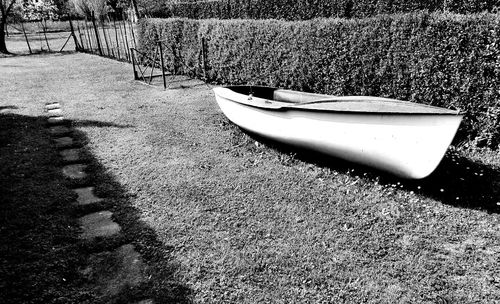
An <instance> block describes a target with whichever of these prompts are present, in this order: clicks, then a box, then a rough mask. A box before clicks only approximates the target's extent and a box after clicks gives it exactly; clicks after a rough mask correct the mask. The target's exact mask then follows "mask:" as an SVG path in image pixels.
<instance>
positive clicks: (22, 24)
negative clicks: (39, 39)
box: [21, 21, 33, 54]
mask: <svg viewBox="0 0 500 304" xmlns="http://www.w3.org/2000/svg"><path fill="white" fill-rule="evenodd" d="M21 27H22V29H23V33H24V39H26V43H27V44H28V49H29V50H30V54H33V52H32V51H31V46H30V42H29V40H28V35H26V30H25V29H24V22H23V21H21Z"/></svg>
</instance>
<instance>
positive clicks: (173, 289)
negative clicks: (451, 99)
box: [0, 54, 500, 303]
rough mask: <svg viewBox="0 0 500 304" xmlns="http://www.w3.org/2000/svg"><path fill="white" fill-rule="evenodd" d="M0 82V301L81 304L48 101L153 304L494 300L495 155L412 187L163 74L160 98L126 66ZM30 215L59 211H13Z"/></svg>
mask: <svg viewBox="0 0 500 304" xmlns="http://www.w3.org/2000/svg"><path fill="white" fill-rule="evenodd" d="M0 69H1V70H2V73H1V74H0V81H1V83H2V84H6V85H2V86H1V87H0V95H1V96H3V98H2V99H1V100H0V108H4V109H5V110H6V111H4V112H1V113H0V121H2V122H3V123H2V133H0V140H1V145H0V149H1V150H0V152H1V154H0V157H1V159H0V162H1V166H0V168H2V169H0V174H1V175H0V178H1V179H0V181H1V185H2V192H3V193H5V196H3V197H5V200H6V203H3V204H2V207H1V208H2V210H1V212H2V221H3V224H2V230H3V232H2V234H1V235H2V239H1V240H0V243H1V244H2V246H0V251H1V252H0V257H1V259H2V263H0V265H2V266H1V267H2V269H1V271H2V277H7V278H9V285H8V287H9V290H10V292H9V294H8V298H7V302H8V303H16V301H17V303H19V302H22V301H20V300H26V299H27V298H30V299H31V300H32V302H44V303H60V302H61V303H63V302H64V301H59V302H58V301H57V299H56V298H57V297H56V295H57V296H59V297H60V298H64V297H66V298H67V299H71V300H74V301H75V302H78V301H80V302H81V299H84V300H88V301H89V302H92V301H91V300H89V299H92V297H93V294H92V293H91V292H90V293H85V292H84V291H85V289H84V287H82V282H84V279H83V278H82V277H81V276H80V275H78V271H77V269H75V268H77V267H76V266H74V265H73V264H76V265H78V263H81V259H82V255H85V254H87V251H86V250H87V249H86V250H83V249H81V248H78V247H76V248H75V243H74V242H75V240H74V233H75V229H76V228H75V224H74V222H72V220H71V219H67V218H65V217H64V216H63V215H67V216H71V214H72V212H74V211H71V209H70V208H69V210H68V209H67V208H66V207H64V206H65V204H66V203H67V202H68V200H70V197H68V195H67V194H66V190H64V189H63V188H61V187H62V185H61V183H60V176H58V174H57V173H56V172H57V167H58V166H59V165H60V164H59V163H58V162H57V160H55V156H54V152H53V151H52V150H50V147H48V146H47V144H46V143H45V141H44V140H43V138H47V135H46V134H45V133H44V132H43V129H42V126H43V123H42V118H41V116H42V115H43V110H42V109H43V105H44V103H45V102H48V101H59V102H60V103H61V104H62V107H63V110H64V112H65V113H66V114H67V117H68V118H69V119H70V120H71V121H72V123H73V125H74V126H75V128H76V129H77V130H78V136H79V138H80V141H81V142H82V144H84V146H85V147H86V148H85V153H86V155H87V156H88V159H89V162H90V163H91V170H90V172H91V173H92V182H93V183H95V184H96V186H97V189H96V191H97V193H98V194H99V195H100V196H102V197H105V198H106V199H107V203H106V204H108V206H109V207H110V208H111V209H112V211H113V212H115V215H116V221H117V222H119V223H120V224H121V225H122V227H123V228H124V232H125V233H124V238H125V239H126V240H129V241H132V242H133V243H134V244H135V245H136V246H137V248H138V250H139V251H140V252H141V253H142V254H143V255H144V257H145V260H146V263H148V264H149V265H150V266H151V270H150V271H151V277H152V283H151V286H147V287H148V288H149V289H148V290H150V291H149V292H150V293H151V296H152V297H154V298H155V299H156V300H157V302H158V303H169V302H179V303H181V302H194V303H498V302H499V301H500V275H499V274H500V263H499V262H500V216H499V212H500V208H499V207H500V206H499V205H500V198H499V197H500V193H499V189H500V155H499V154H498V152H492V151H486V150H483V151H480V150H468V149H466V148H465V147H459V148H453V149H451V150H450V152H449V153H448V154H447V156H446V157H445V159H444V161H443V162H442V164H441V165H440V166H439V167H438V169H437V171H436V172H435V173H434V174H433V175H432V176H430V177H429V178H427V179H425V180H422V181H414V182H409V181H404V180H399V179H396V178H393V177H390V176H386V175H383V174H381V173H379V172H375V171H371V170H369V169H366V168H361V167H357V166H353V165H351V164H348V163H345V162H341V161H339V160H334V159H325V158H322V157H320V156H318V155H313V154H311V153H307V152H304V151H294V150H291V149H290V148H287V147H283V146H276V145H274V144H272V143H269V142H265V141H263V140H262V139H259V138H255V137H251V136H249V135H247V134H245V133H243V132H242V131H241V130H240V129H238V128H237V127H235V126H234V125H232V124H231V123H230V122H228V121H227V119H226V118H225V117H224V115H223V114H222V113H221V112H220V110H219V109H218V107H217V105H216V103H215V100H214V97H213V94H212V92H211V91H210V89H209V88H208V87H207V86H206V85H205V84H203V83H202V82H200V81H196V80H189V79H186V78H184V77H177V78H171V79H170V80H169V81H170V88H171V89H169V90H166V91H162V90H160V89H159V88H155V87H151V86H146V85H143V84H141V83H139V82H134V81H133V80H132V78H133V77H132V68H131V66H130V65H128V64H126V63H120V62H115V61H111V60H108V59H104V58H100V57H96V56H91V55H86V54H69V55H64V56H54V55H38V56H32V57H25V56H23V57H11V58H3V59H0ZM61 75H65V77H61ZM23 121H25V122H26V123H21V122H23ZM16 122H17V123H16ZM26 126H27V127H26ZM26 132H29V134H32V136H31V138H33V139H32V140H33V142H31V143H30V141H29V140H27V139H26V138H29V137H26V136H25V135H26V134H27V133H26ZM16 134H17V135H16ZM7 140H9V141H7ZM14 144H15V145H14ZM26 148H27V150H26ZM23 149H25V150H23ZM16 153H17V154H16ZM18 153H23V154H21V155H23V157H18V155H19V154H18ZM33 168H35V169H36V170H34V169H33ZM19 170H21V171H22V170H25V171H22V172H27V173H23V174H28V173H29V174H31V175H30V176H18V177H16V175H15V174H19V172H20V171H19ZM37 181H40V183H41V184H37ZM59 192H61V193H62V194H61V195H57V194H58V193H59ZM53 197H59V198H58V199H54V200H52V199H51V198H53ZM18 202H22V204H21V206H23V207H22V208H21V207H19V208H18V207H17V206H18V205H19V204H18ZM40 204H41V205H40ZM43 204H49V205H51V204H54V207H52V208H49V209H46V208H33V209H32V210H31V211H30V212H28V213H25V212H26V210H28V209H30V206H31V205H35V206H44V205H43ZM16 214H20V215H21V218H22V219H23V220H22V221H21V220H20V221H19V223H18V221H17V220H16V219H15V216H14V215H16ZM57 215H61V220H60V221H61V222H60V224H59V222H54V225H53V226H54V227H51V226H50V224H48V223H49V222H51V217H52V216H57ZM32 218H34V219H37V221H38V222H37V223H40V225H42V227H46V226H43V225H48V226H47V227H46V228H45V229H46V231H47V232H51V231H60V229H63V228H62V227H69V228H67V229H68V230H67V231H65V232H61V233H60V234H61V235H63V236H66V237H64V238H60V239H57V240H55V241H54V243H52V241H51V240H44V236H43V234H42V235H39V234H38V232H37V231H36V229H35V227H33V226H29V227H28V228H29V229H26V230H23V229H22V228H20V227H23V226H22V224H23V223H26V222H29V220H30V219H32ZM66 222H68V223H66ZM42 223H45V224H42ZM4 231H5V233H4ZM43 231H45V230H43ZM19 239H21V240H23V242H21V243H18V242H17V240H19ZM41 240H44V241H43V242H42V241H41ZM39 243H41V244H44V246H42V249H40V251H39V253H37V254H35V253H34V252H33V251H32V250H31V249H30V248H32V247H33V246H34V245H35V244H39ZM51 247H54V248H56V249H57V250H59V251H57V252H60V253H61V254H60V255H59V256H56V257H55V259H57V260H58V261H61V264H62V265H63V266H60V268H57V267H55V268H53V269H64V270H65V272H64V274H63V273H61V272H60V271H59V270H58V271H52V272H49V273H50V276H49V277H50V278H52V279H50V280H45V281H43V282H44V283H43V284H39V285H35V287H31V286H32V284H34V282H37V279H39V278H37V277H36V276H34V277H33V276H31V274H32V273H39V272H41V271H46V269H45V266H44V265H39V264H38V263H34V262H33V261H34V260H36V258H37V257H44V258H46V259H49V253H50V252H51V250H50V248H51ZM26 252H28V253H29V254H26ZM20 253H22V254H20ZM31 253H32V254H33V255H30V254H31ZM63 253H65V254H67V256H68V259H69V260H68V259H65V255H64V254H63ZM73 260H75V261H77V262H78V263H76V262H75V263H72V261H73ZM5 265H9V267H5ZM51 269H52V268H51ZM20 272H22V273H26V274H29V275H27V276H23V277H21V276H19V275H16V274H17V273H20ZM59 277H64V278H65V280H66V281H65V283H64V284H62V285H60V284H58V283H56V280H57V278H59ZM2 287H4V286H2ZM30 288H31V289H30ZM2 289H3V288H2ZM25 290H31V293H28V294H27V295H26V294H25V295H24V298H23V297H22V294H23V292H25ZM41 290H51V291H52V292H51V293H49V294H47V293H45V296H44V297H43V298H42V296H41V295H39V294H40V292H37V291H41ZM134 292H140V291H133V292H132V293H131V296H133V295H134ZM42 294H43V293H42ZM33 299H34V300H33ZM66 302H68V301H66Z"/></svg>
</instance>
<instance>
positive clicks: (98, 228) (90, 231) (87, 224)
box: [78, 211, 121, 241]
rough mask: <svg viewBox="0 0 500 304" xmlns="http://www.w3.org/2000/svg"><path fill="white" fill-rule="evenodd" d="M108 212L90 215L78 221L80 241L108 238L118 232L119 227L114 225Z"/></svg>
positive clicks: (111, 214)
mask: <svg viewBox="0 0 500 304" xmlns="http://www.w3.org/2000/svg"><path fill="white" fill-rule="evenodd" d="M111 216H113V213H111V212H109V211H101V212H96V213H91V214H89V215H86V216H83V217H81V218H79V219H78V222H79V223H80V226H81V227H82V229H83V232H82V234H81V235H80V238H81V239H84V240H88V241H91V240H93V239H95V238H97V237H109V236H113V235H116V234H118V233H119V232H120V230H121V227H120V225H118V224H117V223H115V222H114V221H113V220H112V219H111Z"/></svg>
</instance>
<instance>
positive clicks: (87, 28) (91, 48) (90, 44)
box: [84, 17, 94, 53]
mask: <svg viewBox="0 0 500 304" xmlns="http://www.w3.org/2000/svg"><path fill="white" fill-rule="evenodd" d="M84 25H85V32H87V38H88V39H87V40H88V43H89V50H90V52H91V53H94V48H93V47H92V37H91V36H90V32H89V27H88V24H87V17H85V23H84Z"/></svg>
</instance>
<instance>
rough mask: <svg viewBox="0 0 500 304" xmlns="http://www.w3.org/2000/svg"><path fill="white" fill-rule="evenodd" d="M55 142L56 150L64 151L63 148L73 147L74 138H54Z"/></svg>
mask: <svg viewBox="0 0 500 304" xmlns="http://www.w3.org/2000/svg"><path fill="white" fill-rule="evenodd" d="M54 142H55V143H56V148H59V149H62V148H69V147H71V146H73V143H74V142H73V138H71V137H59V138H54Z"/></svg>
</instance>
